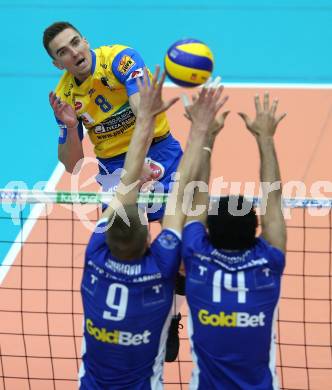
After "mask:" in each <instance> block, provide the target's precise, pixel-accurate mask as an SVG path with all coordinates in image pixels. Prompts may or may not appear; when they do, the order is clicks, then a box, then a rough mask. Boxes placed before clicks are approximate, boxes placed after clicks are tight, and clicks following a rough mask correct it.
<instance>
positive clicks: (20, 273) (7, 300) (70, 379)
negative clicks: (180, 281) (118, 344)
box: [0, 190, 332, 390]
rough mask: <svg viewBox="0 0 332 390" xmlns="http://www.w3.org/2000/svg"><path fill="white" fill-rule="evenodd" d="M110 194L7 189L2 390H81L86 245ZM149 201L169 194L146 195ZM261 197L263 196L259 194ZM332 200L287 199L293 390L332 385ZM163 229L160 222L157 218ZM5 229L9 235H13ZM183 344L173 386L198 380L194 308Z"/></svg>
mask: <svg viewBox="0 0 332 390" xmlns="http://www.w3.org/2000/svg"><path fill="white" fill-rule="evenodd" d="M111 196H112V195H111V194H108V193H68V192H43V191H5V190H0V200H1V206H2V209H3V210H4V212H2V214H1V217H0V218H1V227H2V231H5V229H6V226H7V227H8V229H9V228H10V226H12V225H13V224H14V225H16V226H17V231H18V232H17V236H16V239H8V238H7V237H5V238H4V237H1V238H0V245H7V246H8V249H9V250H8V253H7V254H6V256H4V258H3V259H2V263H1V265H0V281H1V287H0V390H45V389H48V390H74V389H75V390H76V389H77V373H78V369H79V365H80V355H81V340H82V331H83V326H82V323H83V321H82V304H81V297H80V282H81V275H82V270H83V262H84V253H85V248H86V244H87V242H88V240H89V237H90V235H91V231H92V229H93V227H94V225H95V223H96V221H97V220H98V219H99V217H100V204H101V203H108V202H109V200H110V199H111ZM140 201H141V202H143V203H146V202H148V203H151V202H164V201H165V196H157V195H152V196H151V195H141V198H140ZM254 202H255V203H256V204H259V199H257V198H256V199H254ZM331 206H332V200H331V199H284V207H285V208H286V209H287V219H286V222H287V230H288V245H287V266H286V269H285V273H284V276H283V281H282V294H281V298H280V306H279V318H278V322H277V348H276V349H277V370H278V374H279V384H280V388H281V389H283V390H295V389H301V390H322V389H328V388H329V387H330V385H331V383H332V255H331V253H332V213H331ZM152 225H153V227H152V230H154V232H153V233H154V234H156V233H157V230H158V226H157V225H158V224H152ZM4 236H5V235H4ZM177 305H178V307H176V308H175V310H176V312H178V311H180V312H181V314H182V317H183V319H182V321H181V322H182V323H183V325H184V328H183V329H182V330H180V341H181V343H180V352H179V356H178V359H177V360H176V361H175V362H173V363H165V375H164V382H165V389H169V390H177V389H186V388H188V382H189V379H190V372H191V368H192V360H191V355H190V346H189V341H188V337H187V321H186V317H187V306H186V303H185V301H178V303H177Z"/></svg>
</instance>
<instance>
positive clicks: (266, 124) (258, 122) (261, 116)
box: [238, 92, 287, 137]
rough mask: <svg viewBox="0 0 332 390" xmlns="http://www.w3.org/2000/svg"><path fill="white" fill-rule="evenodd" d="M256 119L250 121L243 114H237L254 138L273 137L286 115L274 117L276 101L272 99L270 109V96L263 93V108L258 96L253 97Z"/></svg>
mask: <svg viewBox="0 0 332 390" xmlns="http://www.w3.org/2000/svg"><path fill="white" fill-rule="evenodd" d="M254 99H255V107H256V118H255V119H254V120H251V119H250V118H249V116H248V115H247V114H245V113H244V112H239V113H238V114H239V115H240V117H241V118H242V119H243V121H244V123H245V124H246V126H247V129H248V130H249V131H250V132H251V133H252V134H253V135H254V136H255V137H258V136H267V137H273V135H274V133H275V131H276V129H277V126H278V124H279V123H280V122H281V120H282V119H284V118H285V116H286V115H287V113H283V114H281V115H278V116H276V111H277V107H278V100H277V99H274V100H273V102H272V104H271V107H270V95H269V93H268V92H265V93H264V98H263V107H262V104H261V102H260V99H259V95H256V96H255V98H254Z"/></svg>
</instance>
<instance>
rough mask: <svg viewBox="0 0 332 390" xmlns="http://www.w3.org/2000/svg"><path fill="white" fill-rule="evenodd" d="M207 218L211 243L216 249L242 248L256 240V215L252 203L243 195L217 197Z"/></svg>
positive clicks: (246, 247) (249, 245)
mask: <svg viewBox="0 0 332 390" xmlns="http://www.w3.org/2000/svg"><path fill="white" fill-rule="evenodd" d="M217 207H218V210H217V212H213V213H212V214H211V213H210V214H209V215H208V218H207V227H208V231H209V238H210V242H211V244H212V245H213V246H214V247H215V248H217V249H230V250H244V249H248V248H250V247H252V246H253V245H254V244H255V240H256V229H257V226H258V220H257V215H256V212H255V209H254V208H253V206H252V203H251V202H249V201H247V200H246V199H245V198H244V197H243V196H241V195H239V196H227V197H223V198H219V199H218V200H217V201H216V203H215V204H214V205H213V208H212V209H214V210H215V209H216V208H217Z"/></svg>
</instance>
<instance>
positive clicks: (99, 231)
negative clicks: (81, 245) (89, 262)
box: [86, 219, 108, 258]
mask: <svg viewBox="0 0 332 390" xmlns="http://www.w3.org/2000/svg"><path fill="white" fill-rule="evenodd" d="M107 223H108V221H107V220H106V219H102V220H100V221H98V222H97V225H96V227H95V230H94V231H93V233H92V235H91V237H90V240H89V242H88V245H87V248H86V258H91V257H92V256H94V255H95V253H96V252H98V251H99V250H100V249H103V248H105V246H107V244H106V236H105V229H106V227H107Z"/></svg>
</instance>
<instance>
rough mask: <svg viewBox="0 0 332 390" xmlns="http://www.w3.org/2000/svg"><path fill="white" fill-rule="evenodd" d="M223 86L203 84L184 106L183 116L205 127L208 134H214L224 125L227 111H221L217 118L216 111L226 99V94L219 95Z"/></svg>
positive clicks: (198, 125) (200, 126)
mask: <svg viewBox="0 0 332 390" xmlns="http://www.w3.org/2000/svg"><path fill="white" fill-rule="evenodd" d="M223 90H224V87H223V86H222V85H220V86H219V87H217V88H215V87H213V86H212V87H209V86H204V87H203V88H202V89H201V91H200V92H199V94H198V96H194V97H193V103H192V104H187V105H186V106H185V110H186V112H185V117H186V118H187V119H189V120H190V121H192V123H193V124H194V125H196V126H197V127H198V128H201V129H207V130H208V131H209V134H210V135H212V136H216V135H217V134H218V133H219V131H220V130H221V129H222V128H223V127H224V124H225V119H226V117H227V115H228V114H229V111H225V112H223V113H222V114H221V115H220V116H219V117H218V118H217V117H216V115H217V113H218V111H219V110H220V108H221V107H223V106H224V104H225V103H226V102H227V100H228V96H225V97H223V98H222V99H221V100H220V98H221V96H222V93H223Z"/></svg>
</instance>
